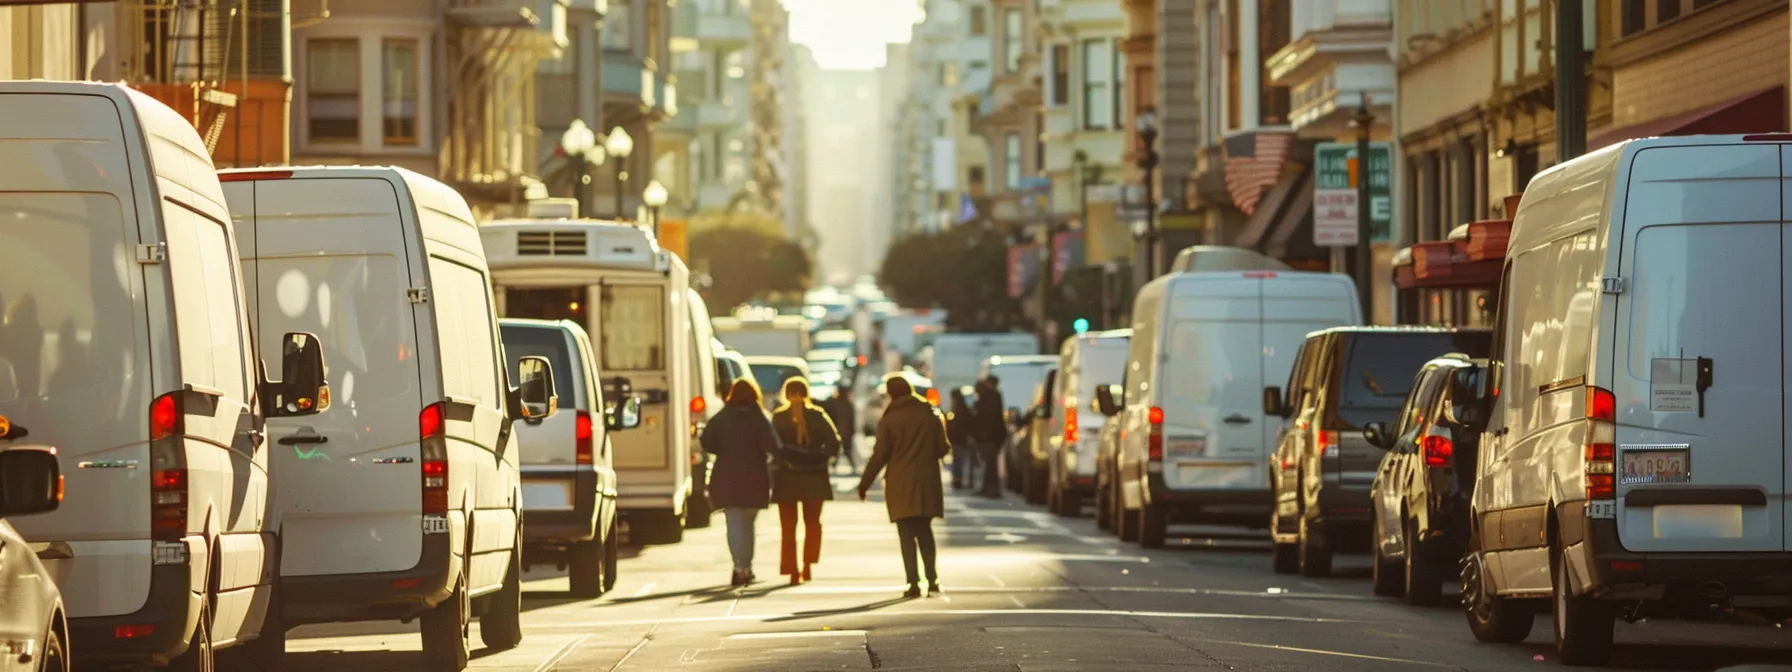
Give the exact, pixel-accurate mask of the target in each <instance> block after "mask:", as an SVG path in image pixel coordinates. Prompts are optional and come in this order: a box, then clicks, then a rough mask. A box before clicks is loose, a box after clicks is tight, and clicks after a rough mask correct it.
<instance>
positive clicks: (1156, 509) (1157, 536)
mask: <svg viewBox="0 0 1792 672" xmlns="http://www.w3.org/2000/svg"><path fill="white" fill-rule="evenodd" d="M1169 526H1170V521H1169V516H1168V512H1166V511H1164V507H1162V506H1159V505H1157V504H1150V503H1147V504H1145V506H1144V507H1142V508H1140V509H1139V547H1140V548H1163V547H1164V533H1165V532H1166V531H1167V529H1168V528H1169Z"/></svg>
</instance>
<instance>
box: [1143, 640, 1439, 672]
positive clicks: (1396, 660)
mask: <svg viewBox="0 0 1792 672" xmlns="http://www.w3.org/2000/svg"><path fill="white" fill-rule="evenodd" d="M1178 639H1180V638H1178ZM1182 641H1187V642H1202V643H1205V644H1222V645H1231V646H1243V647H1249V648H1253V649H1272V650H1275V651H1295V652H1298V653H1311V654H1316V655H1321V656H1339V657H1343V658H1356V659H1360V660H1374V661H1380V662H1384V663H1405V664H1407V665H1423V666H1425V667H1447V668H1451V669H1457V668H1458V667H1459V666H1456V665H1445V664H1443V663H1433V662H1431V661H1428V660H1408V659H1406V658H1388V657H1386V656H1371V655H1367V654H1362V653H1345V652H1343V651H1326V650H1324V649H1303V648H1300V647H1297V646H1281V645H1279V644H1252V643H1250V642H1236V641H1230V640H1224V639H1186V640H1182Z"/></svg>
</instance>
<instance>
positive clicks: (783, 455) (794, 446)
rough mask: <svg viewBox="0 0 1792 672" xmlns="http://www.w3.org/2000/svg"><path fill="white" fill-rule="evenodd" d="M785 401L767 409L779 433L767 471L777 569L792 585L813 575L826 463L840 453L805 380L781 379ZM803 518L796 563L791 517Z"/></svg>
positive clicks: (829, 487) (826, 488)
mask: <svg viewBox="0 0 1792 672" xmlns="http://www.w3.org/2000/svg"><path fill="white" fill-rule="evenodd" d="M784 399H785V401H784V405H783V406H780V407H778V410H777V411H776V412H774V413H772V428H773V429H774V430H776V431H777V433H778V444H779V445H778V453H777V461H776V462H775V466H774V468H773V471H772V501H773V502H776V503H777V504H778V522H779V523H781V524H782V527H783V532H784V537H783V547H782V553H781V554H780V555H779V560H778V572H779V573H781V574H784V575H786V576H789V577H790V583H791V585H796V584H799V583H802V582H804V581H808V580H810V579H811V578H813V576H814V575H813V573H812V572H811V571H810V565H813V564H815V563H816V562H819V561H821V503H822V502H824V501H827V500H830V499H833V498H834V486H833V484H832V483H830V482H829V481H828V465H830V464H832V463H833V459H834V457H835V456H837V455H839V454H840V434H839V432H838V431H837V430H836V429H835V427H834V421H833V420H832V419H830V418H829V417H828V414H827V411H824V410H822V408H821V407H820V406H817V405H815V404H814V403H813V402H811V401H810V400H809V383H808V381H805V380H803V379H802V378H791V379H790V380H787V381H784ZM799 515H800V516H801V517H802V519H803V558H802V560H803V561H802V564H801V565H800V566H799V565H798V564H797V557H796V546H797V544H796V521H797V517H798V516H799Z"/></svg>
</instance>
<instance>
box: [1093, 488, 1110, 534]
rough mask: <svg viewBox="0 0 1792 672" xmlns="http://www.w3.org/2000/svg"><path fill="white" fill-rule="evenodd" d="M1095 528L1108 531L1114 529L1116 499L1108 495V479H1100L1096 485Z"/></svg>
mask: <svg viewBox="0 0 1792 672" xmlns="http://www.w3.org/2000/svg"><path fill="white" fill-rule="evenodd" d="M1095 527H1096V529H1101V530H1108V529H1113V527H1114V498H1113V496H1112V495H1109V494H1108V479H1106V478H1098V479H1097V480H1096V483H1095Z"/></svg>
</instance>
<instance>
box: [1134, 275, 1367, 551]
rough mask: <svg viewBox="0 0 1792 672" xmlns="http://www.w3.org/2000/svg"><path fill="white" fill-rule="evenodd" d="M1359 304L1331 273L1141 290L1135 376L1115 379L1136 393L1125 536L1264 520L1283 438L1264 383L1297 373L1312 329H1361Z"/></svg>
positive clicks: (1185, 280)
mask: <svg viewBox="0 0 1792 672" xmlns="http://www.w3.org/2000/svg"><path fill="white" fill-rule="evenodd" d="M1358 305H1359V304H1358V297H1357V293H1356V285H1355V284H1354V283H1352V282H1351V281H1350V278H1347V277H1345V276H1342V275H1337V274H1332V273H1307V272H1290V271H1224V272H1201V273H1178V274H1174V275H1166V276H1163V277H1160V278H1158V279H1156V280H1153V281H1151V282H1150V283H1147V284H1146V285H1145V286H1144V287H1143V288H1141V289H1140V290H1139V293H1138V296H1137V298H1136V299H1134V301H1133V308H1132V315H1133V321H1134V324H1133V336H1132V340H1131V341H1130V342H1129V343H1128V349H1127V370H1126V374H1125V380H1124V381H1111V382H1124V383H1125V385H1126V393H1125V395H1124V397H1125V403H1126V406H1125V410H1124V412H1122V413H1121V414H1120V416H1119V421H1120V422H1121V423H1123V424H1124V426H1123V428H1122V431H1123V433H1122V435H1121V436H1122V439H1121V450H1120V456H1119V465H1120V468H1119V470H1118V473H1119V480H1118V489H1119V492H1120V495H1121V497H1120V499H1121V503H1122V508H1121V513H1120V515H1121V520H1122V522H1123V523H1124V525H1122V531H1125V528H1126V526H1127V525H1135V524H1136V525H1138V539H1139V543H1140V544H1141V545H1143V546H1145V547H1148V548H1151V547H1158V546H1162V545H1163V542H1164V531H1165V528H1166V526H1167V525H1168V524H1169V523H1170V521H1172V520H1176V521H1190V522H1206V521H1211V522H1220V523H1233V524H1236V523H1245V524H1256V525H1260V524H1262V521H1263V519H1264V518H1265V515H1264V514H1267V513H1268V512H1269V510H1270V508H1271V506H1270V504H1271V502H1272V501H1273V499H1272V498H1271V496H1270V484H1269V482H1268V478H1267V475H1268V471H1269V454H1270V451H1271V449H1272V447H1273V446H1274V445H1275V437H1276V432H1277V430H1278V428H1277V427H1276V425H1275V423H1272V422H1271V419H1272V418H1273V417H1274V416H1270V415H1268V414H1266V413H1264V412H1263V402H1262V400H1261V397H1262V391H1263V386H1264V381H1269V380H1283V379H1285V378H1286V377H1287V376H1288V371H1289V370H1290V369H1291V368H1292V366H1293V362H1294V353H1295V351H1296V350H1298V349H1299V347H1300V343H1301V341H1302V340H1303V339H1304V338H1305V337H1306V334H1308V333H1309V332H1312V331H1315V330H1319V329H1325V328H1328V327H1334V326H1338V325H1346V324H1358V323H1360V322H1361V321H1362V316H1361V314H1360V312H1359V308H1358ZM1103 382H1110V381H1103ZM1127 536H1130V535H1127Z"/></svg>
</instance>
